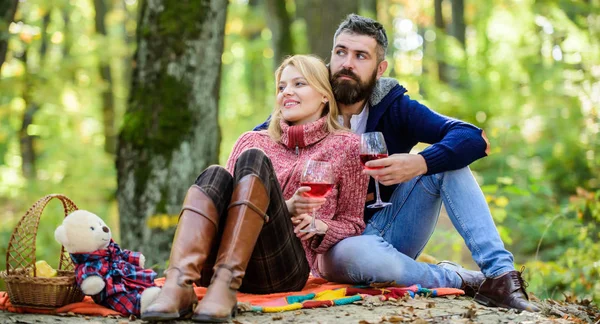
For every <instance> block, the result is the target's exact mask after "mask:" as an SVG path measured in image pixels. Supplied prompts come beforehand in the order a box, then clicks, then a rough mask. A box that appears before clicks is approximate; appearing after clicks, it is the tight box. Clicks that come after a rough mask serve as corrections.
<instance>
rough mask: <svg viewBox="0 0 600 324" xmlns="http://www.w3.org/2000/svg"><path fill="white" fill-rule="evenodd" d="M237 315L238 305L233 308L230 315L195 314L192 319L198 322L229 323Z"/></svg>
mask: <svg viewBox="0 0 600 324" xmlns="http://www.w3.org/2000/svg"><path fill="white" fill-rule="evenodd" d="M235 315H237V305H236V306H234V307H233V309H232V310H231V315H230V316H229V317H225V318H222V317H212V316H210V315H206V314H194V316H192V321H193V322H196V323H229V322H230V321H231V320H232V319H233V318H235Z"/></svg>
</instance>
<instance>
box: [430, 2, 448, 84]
mask: <svg viewBox="0 0 600 324" xmlns="http://www.w3.org/2000/svg"><path fill="white" fill-rule="evenodd" d="M443 1H444V0H434V1H433V7H434V15H435V16H434V20H435V28H436V30H437V33H440V34H441V33H444V31H445V30H446V23H445V22H444V12H443ZM444 48H445V44H444V37H441V35H440V36H439V37H436V44H435V51H436V55H435V57H436V61H437V67H438V78H439V80H440V81H442V82H447V81H448V66H447V65H446V62H444V56H445V55H444V52H445V51H444Z"/></svg>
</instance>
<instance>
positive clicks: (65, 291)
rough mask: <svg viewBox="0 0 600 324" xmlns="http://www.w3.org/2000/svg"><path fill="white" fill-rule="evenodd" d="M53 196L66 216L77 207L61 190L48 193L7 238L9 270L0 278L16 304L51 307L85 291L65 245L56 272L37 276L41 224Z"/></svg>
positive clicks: (74, 299)
mask: <svg viewBox="0 0 600 324" xmlns="http://www.w3.org/2000/svg"><path fill="white" fill-rule="evenodd" d="M54 198H56V199H58V200H60V202H61V203H62V204H63V207H64V214H65V217H67V215H69V214H70V213H71V212H73V211H76V210H77V206H76V205H75V203H73V201H71V200H70V199H69V198H67V197H65V196H63V195H60V194H52V195H47V196H45V197H43V198H42V199H40V200H38V201H37V202H36V203H35V204H33V206H31V207H30V208H29V210H27V213H25V215H24V216H23V217H22V218H21V220H20V221H19V223H18V224H17V226H16V227H15V229H14V231H13V233H12V236H11V237H10V240H9V241H8V249H7V252H6V271H4V272H2V273H1V274H0V278H2V279H4V281H5V282H6V288H7V291H8V297H9V298H10V302H11V303H12V304H13V306H17V307H32V308H46V309H51V308H57V307H62V306H64V305H67V304H70V303H74V302H80V301H82V300H83V297H84V294H83V292H82V291H81V289H79V287H78V286H77V283H76V281H75V272H74V269H75V265H74V264H73V262H72V261H71V257H70V256H69V253H67V252H66V251H65V248H64V246H62V247H61V253H60V262H59V265H58V269H57V271H58V274H57V276H56V277H52V278H44V277H36V273H37V272H36V271H37V270H36V266H35V262H36V259H35V241H36V237H37V231H38V225H39V223H40V217H41V215H42V212H43V211H44V208H45V207H46V205H47V204H48V203H49V202H50V201H51V200H52V199H54ZM32 270H33V272H32ZM32 274H33V276H32Z"/></svg>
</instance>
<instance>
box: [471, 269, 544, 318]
mask: <svg viewBox="0 0 600 324" xmlns="http://www.w3.org/2000/svg"><path fill="white" fill-rule="evenodd" d="M522 272H523V271H522V270H521V271H516V270H513V271H509V272H507V273H505V274H503V275H501V276H499V277H496V278H486V279H485V280H484V281H483V283H482V284H481V286H480V287H479V291H478V292H477V294H476V295H475V301H476V302H478V303H480V304H482V305H485V306H490V307H492V306H498V307H504V308H515V309H518V310H526V311H529V312H539V311H540V309H539V307H537V306H535V305H534V304H532V303H531V302H529V297H528V296H527V292H525V286H526V283H525V281H523V277H521V274H522Z"/></svg>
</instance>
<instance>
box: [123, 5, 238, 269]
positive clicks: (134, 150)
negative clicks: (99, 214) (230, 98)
mask: <svg viewBox="0 0 600 324" xmlns="http://www.w3.org/2000/svg"><path fill="white" fill-rule="evenodd" d="M227 2H228V1H227V0H148V1H143V2H141V3H140V16H139V24H138V28H137V51H136V54H135V56H134V66H135V67H134V70H133V73H132V84H131V91H130V98H129V105H128V108H127V111H126V113H125V116H124V121H123V128H122V129H121V132H120V133H119V143H118V150H117V162H116V166H117V200H118V203H119V215H120V232H121V242H122V245H123V246H126V247H127V248H128V249H131V250H138V251H143V252H145V255H146V257H147V258H148V262H147V264H148V265H149V266H152V265H156V264H158V263H160V264H158V265H159V267H162V266H164V262H165V261H166V260H168V258H169V251H170V248H171V246H170V242H171V241H172V239H173V234H174V232H175V231H174V230H175V223H176V222H177V218H178V217H177V216H178V214H179V211H180V210H181V204H182V202H183V198H184V196H185V193H186V191H187V189H188V188H189V187H190V185H191V184H193V183H194V180H195V179H196V176H197V175H198V174H199V173H200V172H201V171H202V170H203V169H204V168H206V167H207V166H208V165H210V164H214V163H217V162H218V156H219V154H218V153H219V152H218V151H219V141H220V131H219V126H218V119H217V113H218V109H217V108H218V107H217V106H218V102H219V83H220V72H221V55H222V52H223V40H224V28H225V16H226V9H227ZM157 220H158V222H157ZM159 225H162V226H159Z"/></svg>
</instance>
